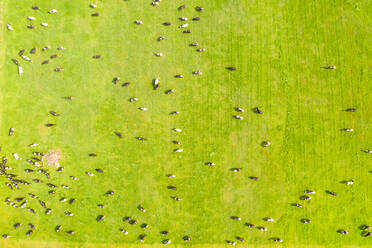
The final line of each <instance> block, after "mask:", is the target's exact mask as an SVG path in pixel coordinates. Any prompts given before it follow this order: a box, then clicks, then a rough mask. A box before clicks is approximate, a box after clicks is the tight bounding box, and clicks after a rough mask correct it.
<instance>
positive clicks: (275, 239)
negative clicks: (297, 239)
mask: <svg viewBox="0 0 372 248" xmlns="http://www.w3.org/2000/svg"><path fill="white" fill-rule="evenodd" d="M273 241H274V242H279V243H282V242H283V240H282V239H280V238H274V239H273Z"/></svg>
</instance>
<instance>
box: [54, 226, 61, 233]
mask: <svg viewBox="0 0 372 248" xmlns="http://www.w3.org/2000/svg"><path fill="white" fill-rule="evenodd" d="M61 229H62V226H61V225H58V226H56V228H55V229H54V230H55V231H56V232H59V231H61Z"/></svg>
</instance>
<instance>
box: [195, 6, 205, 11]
mask: <svg viewBox="0 0 372 248" xmlns="http://www.w3.org/2000/svg"><path fill="white" fill-rule="evenodd" d="M195 9H196V11H203V10H204V8H203V7H200V6H196V7H195Z"/></svg>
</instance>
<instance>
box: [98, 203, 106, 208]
mask: <svg viewBox="0 0 372 248" xmlns="http://www.w3.org/2000/svg"><path fill="white" fill-rule="evenodd" d="M97 207H99V208H106V206H105V205H103V204H98V205H97Z"/></svg>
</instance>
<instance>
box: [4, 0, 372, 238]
mask: <svg viewBox="0 0 372 248" xmlns="http://www.w3.org/2000/svg"><path fill="white" fill-rule="evenodd" d="M160 2H161V0H155V1H154V2H152V3H151V5H153V6H158V5H159V4H160ZM89 6H90V7H91V8H93V9H96V8H97V5H96V4H90V5H89ZM186 7H187V5H182V6H180V7H179V8H178V10H179V11H182V10H183V9H185V8H186ZM32 9H33V10H40V8H39V7H38V6H32ZM195 9H196V11H199V12H200V11H203V10H204V8H202V7H200V6H197V7H195ZM48 13H49V14H55V13H57V10H56V9H51V10H49V11H48ZM91 15H92V16H94V17H98V16H100V14H99V13H98V12H94V13H92V14H91ZM27 19H28V20H30V21H31V22H33V21H35V20H36V18H35V17H33V16H29V17H28V18H27ZM200 19H201V18H200V17H193V18H191V20H192V21H199V20H200ZM179 20H180V21H181V22H187V21H188V20H189V18H188V17H185V16H181V17H179ZM134 23H135V24H137V25H144V22H143V21H141V20H136V21H134ZM162 24H163V25H165V26H171V25H172V23H171V22H168V21H167V22H163V23H162ZM41 25H42V26H44V27H47V26H48V24H47V23H45V22H42V23H41ZM189 26H190V25H189V23H182V24H181V25H179V26H178V27H179V28H181V29H182V33H186V34H187V33H191V30H190V29H185V28H188V27H189ZM7 28H8V30H10V31H13V30H14V29H13V26H12V25H11V24H8V25H7ZM27 28H30V29H34V28H35V26H34V25H33V24H29V25H28V26H27ZM165 39H166V36H161V37H159V38H158V39H157V40H158V41H159V42H160V41H163V40H165ZM189 46H192V47H198V46H199V43H197V42H192V43H190V44H189ZM49 49H51V47H50V46H45V47H44V48H42V49H41V50H42V51H47V50H49ZM64 49H65V48H64V47H63V46H61V47H59V48H58V50H64ZM196 51H198V52H205V51H207V49H206V48H198V49H197V50H196ZM36 52H37V49H36V48H32V49H30V52H29V53H30V54H35V53H36ZM18 55H19V56H20V57H21V58H22V59H23V60H25V61H27V62H32V60H31V58H30V57H29V56H27V55H25V49H22V50H20V51H19V53H18ZM154 55H155V56H157V57H163V56H164V54H163V53H162V52H155V53H154ZM58 57H59V55H58V54H53V55H50V59H47V60H44V61H43V62H42V63H41V64H43V65H46V64H49V63H50V62H51V60H54V59H56V58H58ZM92 58H93V59H100V58H101V55H94V56H93V57H92ZM12 61H13V62H14V63H15V64H16V65H17V66H18V72H19V74H20V75H22V74H23V68H22V66H21V64H20V62H19V61H18V60H17V59H16V58H13V59H12ZM324 68H325V69H336V66H326V67H324ZM227 69H228V70H230V71H236V70H237V68H236V67H227ZM54 71H56V72H60V71H63V68H60V67H57V68H55V69H54ZM193 74H194V75H202V72H201V71H200V70H197V71H194V72H193ZM174 77H175V78H183V77H184V76H183V75H182V74H178V75H175V76H174ZM120 80H121V79H120V77H115V78H114V79H113V80H112V82H113V83H114V84H115V85H116V84H118V83H119V82H120ZM121 86H122V87H128V86H130V82H125V83H123V84H121ZM160 86H161V85H160V80H159V78H155V79H154V80H153V89H154V90H158V89H159V88H160ZM175 91H176V90H175V89H168V90H166V91H165V94H167V95H169V94H172V93H175ZM64 99H66V100H73V99H74V98H73V97H72V96H66V97H64ZM138 100H139V99H138V98H137V97H131V98H130V99H129V102H131V103H134V102H136V101H138ZM138 109H139V110H141V111H148V108H147V107H143V106H142V107H138ZM235 111H236V112H237V113H236V114H235V115H233V118H235V119H237V120H244V116H243V115H244V113H245V110H244V109H243V108H242V107H236V108H235ZM253 111H254V113H256V114H259V115H262V114H263V111H262V110H261V109H260V108H258V107H255V108H254V109H253ZM346 111H348V112H356V111H357V109H355V108H351V109H347V110H346ZM179 113H180V112H179V111H172V112H171V113H169V115H172V116H173V115H178V114H179ZM50 114H51V115H52V116H53V117H58V116H60V114H59V113H57V112H56V111H50ZM55 125H56V124H54V123H47V124H45V126H47V127H53V126H55ZM172 130H173V131H174V132H175V133H181V132H182V129H180V128H173V129H172ZM342 131H346V132H353V131H354V130H353V129H352V128H344V129H342ZM13 135H15V129H14V128H10V130H9V136H13ZM114 135H116V136H117V137H119V138H123V134H122V133H121V132H120V131H114ZM136 138H137V139H138V140H139V141H142V142H144V141H147V139H146V138H144V137H136ZM172 142H173V143H174V144H176V145H179V146H180V145H181V142H180V141H179V140H173V141H172ZM261 145H262V146H263V147H268V146H270V145H271V142H270V141H267V140H266V141H263V142H262V143H261ZM36 146H37V144H34V143H33V144H30V145H29V147H30V149H33V148H34V147H36ZM173 151H174V152H178V153H179V152H183V148H182V147H177V148H175V149H174V150H173ZM364 152H366V153H372V150H364ZM44 155H45V154H44V153H42V152H38V151H32V155H31V157H30V158H29V159H26V160H25V161H26V162H27V163H28V164H30V165H32V166H34V167H32V168H26V169H25V170H24V171H25V172H26V173H30V174H34V173H35V172H38V173H40V174H42V175H44V176H45V178H46V180H49V179H50V178H51V173H50V171H49V170H48V169H45V168H46V167H45V162H44V161H43V157H44ZM13 156H14V158H15V159H16V160H21V159H22V158H21V157H20V156H19V155H18V154H17V153H14V154H13ZM89 156H90V157H96V156H97V155H96V154H94V153H91V154H89ZM7 161H8V158H7V157H5V156H4V157H3V159H2V163H1V164H0V167H1V168H0V175H1V176H3V177H5V178H7V180H8V181H7V182H6V185H7V186H8V187H9V188H10V189H11V190H16V189H19V185H20V184H21V185H25V186H27V185H30V184H32V183H31V182H29V181H26V180H23V179H19V178H18V176H17V175H16V174H13V173H11V171H12V170H15V169H14V168H12V167H9V166H7ZM205 165H207V166H210V167H213V166H215V163H214V162H205ZM63 170H64V168H63V167H61V166H60V167H58V168H57V169H56V171H57V172H63ZM230 170H231V171H232V172H240V171H241V170H242V168H231V169H230ZM95 171H96V172H97V173H104V170H103V169H100V168H97V169H96V170H95ZM86 175H87V176H90V177H93V176H95V175H96V174H94V173H93V172H91V171H86ZM166 176H167V177H168V178H175V177H176V175H174V174H167V175H166ZM70 178H71V179H72V180H73V181H76V180H78V177H76V176H70ZM249 178H250V179H252V180H254V181H258V180H259V178H258V177H256V176H250V177H249ZM170 180H171V179H170ZM32 182H33V183H38V184H45V185H46V186H47V187H48V189H49V190H48V194H50V195H54V194H56V190H57V189H58V188H62V190H67V191H66V192H68V190H71V187H70V186H69V185H67V184H62V185H60V186H58V185H55V184H52V183H50V182H44V180H42V179H39V178H33V179H32ZM343 183H344V184H346V185H353V184H354V180H352V179H350V180H346V181H344V182H343ZM167 189H168V190H171V192H177V191H178V188H177V186H174V185H168V186H167ZM304 192H305V195H302V196H300V198H299V199H300V200H302V201H307V200H310V199H312V197H311V196H310V195H314V194H315V191H312V190H306V191H304ZM326 193H327V194H329V195H332V196H337V195H338V194H337V193H336V192H333V191H329V190H327V191H326ZM114 194H115V192H114V191H113V190H109V191H107V192H106V193H105V197H111V196H113V195H114ZM27 197H29V198H27ZM170 198H171V199H173V200H174V201H182V198H180V197H178V196H175V195H173V194H172V195H170ZM5 202H6V204H7V205H9V206H12V207H14V208H20V209H26V210H27V211H28V212H30V213H31V214H38V212H39V211H38V210H37V208H36V207H34V206H32V205H33V204H34V205H35V204H37V203H38V205H40V206H41V209H42V211H43V212H44V214H45V215H50V214H51V213H52V208H50V207H48V203H47V202H45V201H44V200H42V199H40V197H39V196H37V195H35V194H34V193H31V192H29V193H28V196H26V195H24V196H20V197H14V198H11V197H8V198H7V199H6V200H5ZM59 202H61V203H64V202H67V203H68V204H69V205H72V204H75V203H77V200H76V199H75V198H74V197H62V198H60V200H59ZM31 206H32V207H31ZM292 206H295V207H298V208H302V207H303V205H302V204H300V203H293V204H292ZM97 207H98V208H101V209H104V208H106V205H104V204H97ZM137 209H138V210H139V211H141V212H143V213H145V212H146V209H145V208H144V207H143V206H142V205H138V206H137ZM64 215H65V216H67V217H73V216H74V213H73V212H71V211H70V210H68V209H66V210H65V211H64ZM105 219H106V216H105V215H102V214H100V215H98V216H97V217H96V221H97V222H105ZM231 219H232V220H234V221H241V218H240V217H238V216H231ZM263 220H264V221H265V222H268V223H269V222H274V219H273V218H269V217H265V218H263ZM123 221H124V222H125V223H128V224H130V225H136V224H138V221H137V220H136V219H134V218H132V217H130V216H127V217H124V218H123ZM300 221H301V222H302V223H304V224H308V223H311V220H310V219H308V218H303V219H301V220H300ZM22 225H23V224H22V223H19V222H17V223H15V224H13V228H14V229H17V230H18V229H19V228H20V227H21V226H22ZM244 225H245V226H246V227H248V228H256V229H258V230H260V231H267V230H268V229H267V228H266V227H264V226H262V225H258V226H256V225H255V224H253V223H249V222H245V224H244ZM28 226H29V229H28V230H27V231H26V235H32V234H33V232H34V230H35V229H36V227H35V225H33V224H32V223H29V224H28ZM139 226H140V228H142V229H147V228H149V227H150V225H149V224H147V223H142V224H140V225H139ZM359 228H360V230H362V231H363V233H362V235H363V236H371V232H369V231H368V230H369V229H370V226H368V225H362V226H360V227H359ZM61 230H62V225H61V224H58V225H57V226H56V227H55V228H54V231H55V232H60V231H61ZM119 231H120V232H121V233H123V234H124V235H127V234H128V233H129V232H128V230H127V229H124V228H120V229H119ZM337 232H339V233H341V234H348V233H349V232H348V231H347V230H344V229H340V230H337ZM65 233H66V234H69V235H73V234H75V230H71V229H67V230H66V231H65ZM160 234H161V235H163V236H167V235H168V234H169V231H166V230H163V231H161V232H160ZM2 237H3V238H9V237H10V235H9V234H3V235H2ZM146 237H147V235H146V234H140V235H139V236H138V239H139V240H140V241H141V242H143V241H144V240H145V238H146ZM235 238H236V240H238V241H240V242H244V241H245V239H244V238H243V237H241V236H236V237H235ZM182 239H183V240H184V241H190V240H191V238H190V236H188V235H185V236H183V237H182ZM270 240H272V241H274V242H279V243H281V242H283V240H282V239H281V238H279V237H272V238H270ZM162 243H163V244H169V243H171V239H168V238H167V239H163V240H162ZM226 243H228V244H230V245H236V242H235V241H232V240H226Z"/></svg>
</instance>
